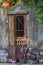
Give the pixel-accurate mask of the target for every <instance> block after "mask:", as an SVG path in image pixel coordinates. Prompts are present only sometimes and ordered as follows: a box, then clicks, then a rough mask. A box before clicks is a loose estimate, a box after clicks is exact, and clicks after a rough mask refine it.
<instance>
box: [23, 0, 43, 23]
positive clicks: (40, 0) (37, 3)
mask: <svg viewBox="0 0 43 65" xmlns="http://www.w3.org/2000/svg"><path fill="white" fill-rule="evenodd" d="M23 3H24V5H25V6H26V8H30V7H32V8H33V9H34V10H35V12H36V19H37V21H38V22H39V23H43V0H23Z"/></svg>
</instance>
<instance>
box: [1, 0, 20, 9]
mask: <svg viewBox="0 0 43 65" xmlns="http://www.w3.org/2000/svg"><path fill="white" fill-rule="evenodd" d="M5 1H7V2H9V3H10V8H14V6H15V5H16V4H17V2H21V0H0V7H1V6H2V3H3V2H5Z"/></svg>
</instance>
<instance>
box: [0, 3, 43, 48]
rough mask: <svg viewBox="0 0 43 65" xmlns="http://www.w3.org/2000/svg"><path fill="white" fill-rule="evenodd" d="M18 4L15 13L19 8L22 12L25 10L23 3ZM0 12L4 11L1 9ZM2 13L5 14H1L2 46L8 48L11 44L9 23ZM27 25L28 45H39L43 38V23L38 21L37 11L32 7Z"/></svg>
mask: <svg viewBox="0 0 43 65" xmlns="http://www.w3.org/2000/svg"><path fill="white" fill-rule="evenodd" d="M17 6H18V7H17ZM17 6H16V8H15V9H14V11H12V12H13V13H14V12H17V11H19V9H20V10H21V12H22V10H23V9H24V10H25V8H24V6H23V4H18V5H17ZM0 12H2V11H1V10H0ZM0 14H1V13H0ZM2 15H3V14H1V15H0V46H2V47H3V48H6V47H7V46H8V44H9V43H8V24H6V21H3V20H4V18H3V19H2V17H3V16H2ZM1 16H2V17H1ZM1 20H2V21H1ZM26 25H27V37H28V40H27V46H28V47H31V46H32V47H38V44H41V43H40V41H42V40H43V24H39V23H37V22H36V18H35V12H34V10H33V9H32V8H30V9H29V14H28V15H27V23H26Z"/></svg>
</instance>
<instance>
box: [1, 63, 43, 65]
mask: <svg viewBox="0 0 43 65" xmlns="http://www.w3.org/2000/svg"><path fill="white" fill-rule="evenodd" d="M0 65H43V64H10V63H0Z"/></svg>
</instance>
